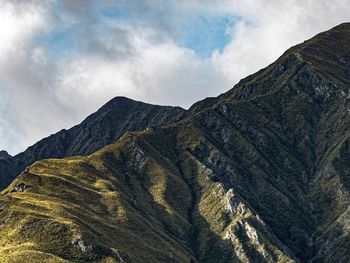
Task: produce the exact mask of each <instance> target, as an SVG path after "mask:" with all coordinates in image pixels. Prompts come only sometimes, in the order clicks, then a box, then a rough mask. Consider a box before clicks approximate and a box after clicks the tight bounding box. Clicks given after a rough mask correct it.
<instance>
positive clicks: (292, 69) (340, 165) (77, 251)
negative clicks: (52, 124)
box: [0, 23, 350, 263]
mask: <svg viewBox="0 0 350 263" xmlns="http://www.w3.org/2000/svg"><path fill="white" fill-rule="evenodd" d="M349 32H350V24H349V23H346V24H342V25H340V26H338V27H335V28H333V29H331V30H330V31H327V32H324V33H321V34H319V35H317V36H315V37H314V38H312V39H311V40H309V41H306V42H304V43H303V44H301V45H297V46H295V47H292V48H291V49H290V50H289V51H287V52H286V53H284V55H282V56H281V57H280V58H279V59H278V60H277V61H276V62H275V63H272V64H271V65H270V66H268V67H267V68H265V69H263V70H261V71H258V72H257V73H255V74H253V75H251V76H249V77H248V78H247V79H244V80H242V81H241V82H239V83H238V84H237V85H236V86H235V87H234V89H233V90H230V91H228V92H226V93H224V94H221V95H220V96H219V97H217V98H210V99H206V100H203V101H201V102H198V103H196V104H194V105H193V106H192V107H191V108H190V109H189V110H188V111H187V112H185V113H184V115H183V116H182V117H181V118H180V119H179V120H178V121H177V122H170V123H168V124H166V125H162V126H157V127H152V128H149V129H147V130H144V131H138V132H127V133H125V134H124V135H123V136H122V137H121V138H120V139H119V140H118V141H117V142H116V143H115V144H111V145H109V146H106V147H104V148H103V149H101V150H98V151H97V152H94V153H93V154H91V155H89V156H86V157H83V156H81V157H71V158H65V159H49V160H43V161H38V162H36V163H34V164H33V165H32V166H30V167H28V168H27V169H26V170H25V171H24V172H23V173H22V174H21V175H20V176H19V177H18V178H17V179H16V180H15V181H14V182H13V183H12V184H11V185H10V186H9V187H8V188H7V189H6V190H4V191H3V192H2V194H1V196H0V203H1V211H0V216H1V217H2V218H3V219H4V222H5V224H4V225H3V228H2V229H1V231H2V234H3V235H2V238H0V244H1V245H2V247H3V249H2V250H0V258H1V259H2V260H4V259H7V258H9V257H11V256H12V257H13V258H16V259H18V261H19V262H20V260H21V259H24V258H27V259H28V258H30V260H32V261H33V262H38V261H40V260H43V259H50V260H51V261H52V262H60V261H62V262H66V261H68V262H70V261H73V262H86V261H93V262H155V261H157V262H308V263H309V262H310V263H311V262H313V263H316V262H322V263H323V262H324V263H333V262H349V261H350V254H349V252H348V246H349V244H350V223H349V222H350V210H349V207H350V206H349V204H350V198H349V197H350V196H349V187H350V183H349V175H350V166H349V165H350V161H349V157H350V142H349V141H350V133H349V130H350V115H349V108H350V101H349V97H348V95H347V92H348V89H349V86H348V81H350V74H348V71H347V69H344V66H343V64H344V63H343V62H342V60H343V61H345V63H348V61H350V47H349V46H348V44H347V43H350V42H349V41H350V34H349ZM337 43H339V45H338V44H337ZM311 44H312V45H313V47H312V48H311V51H310V49H309V48H308V47H309V45H311ZM324 46H327V47H328V48H327V50H328V52H327V50H324V49H323V47H324ZM303 47H306V48H305V49H302V48H303ZM300 50H301V52H299V53H298V52H296V51H300ZM315 50H316V51H317V52H316V53H315ZM300 53H301V54H300ZM297 54H299V55H297ZM312 54H314V55H315V54H317V56H314V55H312ZM339 56H340V57H341V60H340V59H339ZM322 57H325V59H324V60H322V59H320V58H322ZM348 59H349V60H348ZM310 63H311V64H310ZM332 63H333V64H334V63H338V64H339V66H334V65H333V64H332ZM338 64H336V65H338ZM330 65H332V66H330ZM337 71H339V74H336V73H337ZM335 75H336V76H335ZM13 226H16V229H15V230H13ZM1 251H2V253H1Z"/></svg>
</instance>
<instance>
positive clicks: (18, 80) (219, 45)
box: [0, 0, 350, 154]
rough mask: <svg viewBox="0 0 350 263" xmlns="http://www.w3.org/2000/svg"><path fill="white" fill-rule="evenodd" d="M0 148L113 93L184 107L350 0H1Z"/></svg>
mask: <svg viewBox="0 0 350 263" xmlns="http://www.w3.org/2000/svg"><path fill="white" fill-rule="evenodd" d="M0 17H1V25H0V150H2V149H4V150H7V151H8V152H9V153H11V154H17V153H19V152H21V151H23V150H25V149H26V148H27V147H28V146H30V145H32V144H33V143H35V142H36V141H38V140H40V139H41V138H43V137H46V136H48V135H50V134H53V133H55V132H57V131H59V130H61V129H63V128H69V127H71V126H73V125H75V124H78V123H80V122H81V121H82V120H83V119H84V118H85V117H86V116H88V115H89V114H91V113H92V112H94V111H96V110H97V109H98V108H99V107H100V106H102V105H103V104H104V103H106V102H107V101H108V100H110V99H111V98H113V97H115V96H127V97H130V98H132V99H135V100H141V101H144V102H148V103H153V104H161V105H177V106H182V107H184V108H188V107H189V106H190V105H191V104H192V103H194V102H196V101H198V100H201V99H203V98H205V97H209V96H217V95H219V94H220V93H223V92H225V91H227V90H229V89H231V88H232V87H233V85H234V84H235V83H237V82H238V81H239V80H240V79H241V78H243V77H246V76H247V75H249V74H252V73H254V72H256V71H257V70H259V69H261V68H263V67H265V66H267V65H268V64H270V63H272V62H273V61H274V60H275V59H277V58H278V57H279V56H280V55H281V54H282V53H283V52H284V51H285V50H286V49H288V48H289V47H291V46H292V45H295V44H297V43H300V42H303V41H304V40H306V39H308V38H310V37H312V36H313V35H315V34H317V33H319V32H321V31H324V30H328V29H330V28H332V27H334V26H336V25H338V24H340V23H342V22H348V21H350V0H332V1H329V0H286V1H280V0H216V1H212V0H168V1H163V0H137V1H136V0H114V1H112V0H0Z"/></svg>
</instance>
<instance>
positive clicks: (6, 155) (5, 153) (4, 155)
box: [0, 150, 12, 160]
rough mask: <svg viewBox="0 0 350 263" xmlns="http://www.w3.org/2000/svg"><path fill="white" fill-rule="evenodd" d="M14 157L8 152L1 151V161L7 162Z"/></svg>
mask: <svg viewBox="0 0 350 263" xmlns="http://www.w3.org/2000/svg"><path fill="white" fill-rule="evenodd" d="M11 157H12V156H11V155H10V154H9V153H8V152H7V151H4V150H3V151H0V160H6V159H9V158H11Z"/></svg>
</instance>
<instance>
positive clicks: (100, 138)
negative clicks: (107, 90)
mask: <svg viewBox="0 0 350 263" xmlns="http://www.w3.org/2000/svg"><path fill="white" fill-rule="evenodd" d="M183 112H184V110H183V109H182V108H180V107H170V106H159V105H152V104H147V103H143V102H139V101H135V100H132V99H129V98H126V97H115V98H113V99H112V100H110V101H109V102H107V103H106V104H105V105H103V106H102V107H101V108H100V109H99V110H98V111H97V112H95V113H93V114H91V115H90V116H88V117H87V118H86V119H85V120H84V121H83V122H82V123H80V124H79V125H76V126H74V127H72V128H71V129H69V130H61V131H59V132H58V133H56V134H53V135H50V136H49V137H47V138H44V139H42V140H40V141H39V142H37V143H36V144H34V145H33V146H30V147H29V148H28V149H27V150H25V151H24V152H22V153H19V154H17V155H16V156H13V157H11V156H9V155H6V154H5V153H2V155H3V156H5V157H6V158H4V157H3V158H1V155H0V188H2V189H3V188H4V187H6V186H7V185H8V184H9V183H10V182H11V181H12V180H13V179H14V178H15V177H16V176H17V175H18V174H19V173H20V172H22V171H23V170H24V168H25V167H27V166H28V165H30V164H32V163H34V162H35V161H37V160H41V159H46V158H62V157H66V156H73V155H86V154H90V153H92V152H94V151H96V150H98V149H100V148H102V147H104V146H106V145H108V144H111V143H113V142H115V141H116V140H117V139H118V138H119V137H120V136H122V135H123V134H124V133H125V132H127V131H140V130H143V129H145V128H146V127H149V126H154V125H160V124H165V123H169V122H173V121H174V120H176V119H177V118H178V117H179V116H180V115H181V114H182V113H183Z"/></svg>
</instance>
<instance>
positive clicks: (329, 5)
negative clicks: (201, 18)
mask: <svg viewBox="0 0 350 263" xmlns="http://www.w3.org/2000/svg"><path fill="white" fill-rule="evenodd" d="M230 2H231V9H230V10H232V11H233V12H234V13H235V14H237V15H238V16H240V17H242V18H244V20H242V21H240V22H239V23H237V24H236V25H235V28H234V29H233V30H232V34H233V40H232V41H231V43H230V44H228V45H227V46H226V48H225V50H224V52H223V53H222V54H219V53H214V54H213V63H214V64H215V65H216V66H217V67H218V68H219V70H220V71H221V72H223V74H225V76H226V77H227V78H228V79H229V80H230V81H231V82H233V83H236V82H238V81H239V80H240V79H241V78H243V77H245V76H247V75H249V74H252V73H254V72H255V71H257V70H259V69H261V68H263V67H265V66H267V65H268V64H270V63H272V62H273V61H274V60H276V59H277V58H278V57H279V56H280V55H282V53H283V52H284V51H285V50H287V49H288V48H289V47H291V46H293V45H296V44H298V43H300V42H303V41H304V40H306V39H308V38H310V37H312V36H313V35H315V34H317V33H319V32H321V31H325V30H328V29H330V28H331V27H334V26H336V25H338V24H340V23H342V22H347V21H349V20H350V2H349V1H348V0H334V1H328V0H308V1H305V0H289V1H279V0H260V1H255V0H245V1H239V0H233V1H230Z"/></svg>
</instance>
